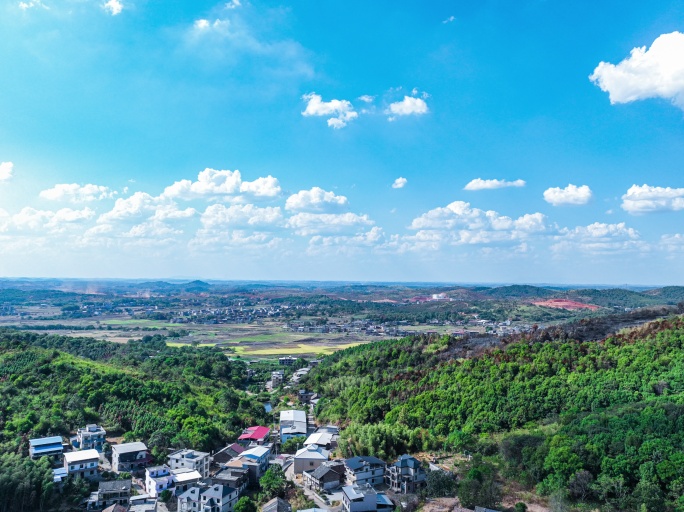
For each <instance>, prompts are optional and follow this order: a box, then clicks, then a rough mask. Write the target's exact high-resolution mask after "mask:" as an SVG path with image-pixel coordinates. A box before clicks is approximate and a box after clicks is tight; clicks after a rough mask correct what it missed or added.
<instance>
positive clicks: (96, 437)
mask: <svg viewBox="0 0 684 512" xmlns="http://www.w3.org/2000/svg"><path fill="white" fill-rule="evenodd" d="M106 436H107V432H106V431H105V429H103V428H102V427H100V426H99V425H95V424H90V425H86V426H85V427H84V428H79V429H78V430H77V431H76V442H75V443H72V444H73V445H74V447H75V448H78V449H79V450H91V449H93V450H97V451H98V452H101V451H102V446H103V445H104V444H105V442H106V439H105V438H106Z"/></svg>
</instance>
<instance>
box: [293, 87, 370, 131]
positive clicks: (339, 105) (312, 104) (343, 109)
mask: <svg viewBox="0 0 684 512" xmlns="http://www.w3.org/2000/svg"><path fill="white" fill-rule="evenodd" d="M302 99H303V100H304V101H306V108H305V109H304V111H303V112H302V115H303V116H305V117H308V116H326V117H327V116H332V117H330V118H329V119H328V126H330V127H331V128H335V129H339V128H343V127H345V126H347V123H348V122H349V121H351V120H352V119H356V118H357V117H358V116H359V114H358V113H356V112H355V111H354V106H353V105H352V104H351V102H349V101H348V100H330V101H323V98H322V97H321V95H319V94H316V93H315V92H311V93H309V94H305V95H304V96H302Z"/></svg>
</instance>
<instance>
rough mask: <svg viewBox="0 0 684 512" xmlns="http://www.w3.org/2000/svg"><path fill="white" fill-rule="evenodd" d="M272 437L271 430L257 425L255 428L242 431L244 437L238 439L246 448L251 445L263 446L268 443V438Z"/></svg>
mask: <svg viewBox="0 0 684 512" xmlns="http://www.w3.org/2000/svg"><path fill="white" fill-rule="evenodd" d="M270 436H271V429H270V428H268V427H261V426H259V425H255V426H253V427H247V428H246V429H245V430H243V431H242V435H240V437H238V443H240V444H241V445H244V446H249V445H250V444H259V445H262V444H264V443H266V442H268V438H269V437H270Z"/></svg>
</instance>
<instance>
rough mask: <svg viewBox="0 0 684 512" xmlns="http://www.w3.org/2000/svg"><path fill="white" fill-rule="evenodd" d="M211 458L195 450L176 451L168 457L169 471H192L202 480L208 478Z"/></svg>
mask: <svg viewBox="0 0 684 512" xmlns="http://www.w3.org/2000/svg"><path fill="white" fill-rule="evenodd" d="M210 463H211V456H210V455H209V454H208V453H206V452H198V451H196V450H187V449H186V450H178V451H177V452H173V453H172V454H171V455H169V467H170V468H171V469H194V470H195V471H197V472H198V473H199V474H200V475H201V476H202V478H207V477H208V476H209V465H210Z"/></svg>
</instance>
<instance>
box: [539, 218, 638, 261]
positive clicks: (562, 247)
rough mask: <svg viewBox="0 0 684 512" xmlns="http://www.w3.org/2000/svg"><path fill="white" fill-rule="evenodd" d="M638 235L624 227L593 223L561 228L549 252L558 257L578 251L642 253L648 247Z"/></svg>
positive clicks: (622, 223)
mask: <svg viewBox="0 0 684 512" xmlns="http://www.w3.org/2000/svg"><path fill="white" fill-rule="evenodd" d="M640 238H641V237H640V236H639V233H638V232H637V231H636V230H635V229H633V228H629V227H627V226H626V225H625V223H624V222H620V223H619V224H606V223H603V222H594V223H593V224H590V225H588V226H577V227H576V228H573V229H569V228H563V229H561V230H560V232H559V234H558V235H557V236H556V237H555V240H556V243H555V244H553V245H552V246H551V250H552V251H554V252H555V253H556V254H558V255H572V254H573V253H576V252H578V251H580V252H585V253H591V254H605V253H612V252H616V251H618V252H624V251H633V250H638V251H644V250H647V249H648V245H647V244H646V243H645V242H643V241H642V240H640Z"/></svg>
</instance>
